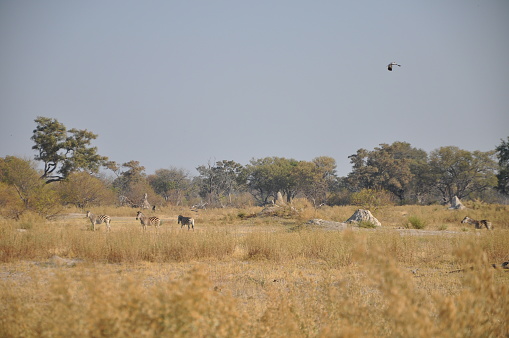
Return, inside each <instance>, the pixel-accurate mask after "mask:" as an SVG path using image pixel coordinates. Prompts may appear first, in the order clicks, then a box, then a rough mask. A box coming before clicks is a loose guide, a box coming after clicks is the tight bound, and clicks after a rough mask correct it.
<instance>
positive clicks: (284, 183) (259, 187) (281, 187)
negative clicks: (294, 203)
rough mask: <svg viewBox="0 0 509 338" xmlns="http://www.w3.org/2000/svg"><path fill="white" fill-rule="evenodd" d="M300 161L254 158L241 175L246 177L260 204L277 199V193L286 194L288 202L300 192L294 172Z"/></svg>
mask: <svg viewBox="0 0 509 338" xmlns="http://www.w3.org/2000/svg"><path fill="white" fill-rule="evenodd" d="M298 163H299V162H298V161H296V160H294V159H286V158H282V157H265V158H262V159H257V160H255V159H253V160H251V161H250V164H249V165H247V166H246V167H245V169H244V170H243V173H242V174H241V177H243V178H244V179H245V182H246V184H247V187H248V188H249V191H250V193H251V194H252V195H253V197H254V198H255V199H256V200H257V201H258V203H260V204H266V203H267V202H269V200H270V198H271V197H272V198H273V199H276V197H277V193H278V192H281V193H283V194H284V195H285V196H286V200H287V202H291V200H292V199H293V198H294V197H295V195H296V194H297V192H298V189H297V182H296V180H295V175H294V174H293V173H292V172H293V170H294V169H295V168H296V167H297V165H298Z"/></svg>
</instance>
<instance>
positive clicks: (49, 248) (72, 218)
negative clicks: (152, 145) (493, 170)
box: [0, 201, 509, 337]
mask: <svg viewBox="0 0 509 338" xmlns="http://www.w3.org/2000/svg"><path fill="white" fill-rule="evenodd" d="M470 207H471V208H470V209H469V210H463V211H451V210H446V209H445V208H444V207H442V206H401V207H388V208H382V209H378V210H376V211H374V212H373V214H374V216H375V217H376V218H377V219H378V220H379V221H380V222H381V223H382V225H383V226H382V227H381V228H377V229H373V228H357V227H354V228H349V229H347V230H343V231H340V230H335V229H334V228H330V227H329V228H322V227H320V226H311V225H308V224H306V221H307V220H309V219H313V218H321V219H324V220H330V221H345V220H346V219H348V218H349V217H350V216H351V215H352V214H353V212H354V211H355V209H356V208H355V207H325V208H321V209H316V210H315V209H313V208H311V207H309V205H306V204H305V203H301V205H299V201H297V202H296V204H295V205H294V208H293V209H292V208H281V211H280V212H278V213H277V215H265V216H259V215H258V216H257V214H258V213H259V212H260V211H261V208H254V207H253V208H248V209H244V210H239V209H216V210H200V211H199V212H197V213H193V212H190V211H189V210H186V209H179V208H163V209H161V210H158V211H157V212H155V213H154V212H147V214H149V215H151V216H152V215H157V216H158V217H160V218H161V219H162V220H163V224H162V226H161V228H160V229H155V228H152V227H149V229H148V230H147V231H145V232H144V231H143V230H142V228H141V225H140V223H139V221H136V220H135V216H136V210H134V209H127V208H102V209H101V208H98V209H97V210H93V212H94V213H96V214H101V213H107V214H108V215H110V216H111V217H112V223H111V226H112V231H111V232H107V231H106V227H105V226H104V225H99V230H98V231H95V232H93V231H90V222H89V220H88V219H86V218H85V212H84V211H83V210H78V209H69V210H66V211H65V215H63V216H62V217H59V218H57V219H54V220H52V221H46V220H42V219H39V218H37V217H35V216H29V215H27V216H25V217H24V218H23V219H21V220H20V221H19V222H11V221H7V220H0V336H1V337H33V336H38V337H39V336H40V337H110V336H111V337H373V336H389V337H465V336H469V337H507V336H508V333H509V321H508V319H509V315H508V314H509V270H504V269H500V268H497V269H494V268H493V267H492V264H500V263H502V262H504V261H509V207H507V206H499V205H482V204H481V205H470ZM179 214H183V215H186V216H193V217H195V220H196V229H195V230H194V231H188V230H187V228H185V229H181V228H180V225H177V216H178V215H179ZM467 215H468V216H469V217H472V218H475V219H485V218H486V219H489V220H490V221H492V223H493V225H494V227H495V230H493V231H488V230H486V229H483V230H475V229H474V228H473V227H472V226H470V225H468V224H467V225H465V224H460V221H461V220H462V219H463V218H464V217H465V216H467Z"/></svg>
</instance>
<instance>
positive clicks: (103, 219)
mask: <svg viewBox="0 0 509 338" xmlns="http://www.w3.org/2000/svg"><path fill="white" fill-rule="evenodd" d="M87 217H88V219H90V222H91V223H92V230H93V231H95V225H96V224H101V223H104V224H106V227H107V228H108V231H110V230H111V227H110V222H111V217H110V216H108V215H94V214H93V213H91V212H90V211H87Z"/></svg>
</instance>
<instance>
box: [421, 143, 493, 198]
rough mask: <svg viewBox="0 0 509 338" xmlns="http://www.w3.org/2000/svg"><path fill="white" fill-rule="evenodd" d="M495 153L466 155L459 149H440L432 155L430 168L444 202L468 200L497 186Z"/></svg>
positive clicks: (477, 152)
mask: <svg viewBox="0 0 509 338" xmlns="http://www.w3.org/2000/svg"><path fill="white" fill-rule="evenodd" d="M493 157H494V152H493V151H489V152H481V151H473V152H470V151H467V150H462V149H459V148H458V147H453V146H449V147H441V148H439V149H437V150H434V151H432V152H431V154H430V160H429V166H430V174H431V179H432V182H433V186H434V187H435V188H436V189H438V190H439V191H440V193H441V195H442V197H443V199H444V200H445V201H448V202H451V201H452V199H453V197H454V196H458V198H460V199H461V198H464V197H467V196H468V195H469V194H471V193H474V192H483V191H485V190H487V189H491V188H493V187H495V186H496V185H497V178H496V175H495V171H496V169H497V163H496V162H495V160H494V159H493Z"/></svg>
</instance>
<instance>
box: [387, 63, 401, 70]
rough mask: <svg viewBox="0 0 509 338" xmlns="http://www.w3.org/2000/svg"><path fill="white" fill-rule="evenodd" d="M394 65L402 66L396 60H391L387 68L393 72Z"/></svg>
mask: <svg viewBox="0 0 509 338" xmlns="http://www.w3.org/2000/svg"><path fill="white" fill-rule="evenodd" d="M392 66H398V67H401V65H398V64H397V63H396V62H391V63H389V64H388V65H387V69H388V70H389V72H392Z"/></svg>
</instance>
